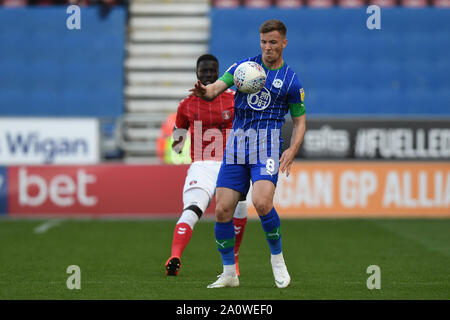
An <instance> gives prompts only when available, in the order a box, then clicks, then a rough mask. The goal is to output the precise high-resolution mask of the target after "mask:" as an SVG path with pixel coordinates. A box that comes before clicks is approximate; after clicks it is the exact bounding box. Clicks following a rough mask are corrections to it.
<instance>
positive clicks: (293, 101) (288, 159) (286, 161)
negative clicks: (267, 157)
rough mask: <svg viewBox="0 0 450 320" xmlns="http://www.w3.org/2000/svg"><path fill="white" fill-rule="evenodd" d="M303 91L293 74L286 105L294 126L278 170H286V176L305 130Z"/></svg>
mask: <svg viewBox="0 0 450 320" xmlns="http://www.w3.org/2000/svg"><path fill="white" fill-rule="evenodd" d="M304 98H305V91H304V90H303V87H302V85H301V83H300V81H299V80H298V78H297V77H296V76H295V78H294V85H293V86H291V88H290V91H289V92H288V105H289V111H290V113H291V117H292V121H293V123H294V126H293V128H292V136H291V144H290V146H289V148H288V149H286V150H285V151H284V152H283V154H282V155H281V158H280V170H281V172H282V173H283V172H285V171H286V176H287V177H288V176H289V171H290V169H291V166H292V163H293V162H294V158H295V155H296V154H297V152H298V149H300V146H301V145H302V142H303V137H304V136H305V131H306V111H305V104H304Z"/></svg>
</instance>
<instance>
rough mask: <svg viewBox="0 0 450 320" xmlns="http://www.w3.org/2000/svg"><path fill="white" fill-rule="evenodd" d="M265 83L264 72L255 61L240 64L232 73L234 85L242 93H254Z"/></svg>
mask: <svg viewBox="0 0 450 320" xmlns="http://www.w3.org/2000/svg"><path fill="white" fill-rule="evenodd" d="M265 83H266V72H265V71H264V69H263V67H261V65H260V64H258V63H256V62H255V61H246V62H243V63H241V64H240V65H239V66H238V67H237V68H236V70H235V71H234V85H235V86H236V89H238V90H239V91H240V92H242V93H256V92H258V91H259V90H261V89H262V88H263V87H264V84H265Z"/></svg>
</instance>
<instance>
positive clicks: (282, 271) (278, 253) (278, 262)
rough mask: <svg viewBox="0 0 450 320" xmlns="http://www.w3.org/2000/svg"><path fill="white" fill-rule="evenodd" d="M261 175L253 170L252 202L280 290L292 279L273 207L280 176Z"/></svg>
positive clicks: (279, 226) (276, 214)
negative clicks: (267, 246) (267, 245)
mask: <svg viewBox="0 0 450 320" xmlns="http://www.w3.org/2000/svg"><path fill="white" fill-rule="evenodd" d="M260 173H261V171H260V170H252V179H253V190H252V201H253V205H254V206H255V209H256V212H257V213H258V216H259V218H260V220H261V225H262V228H263V230H264V232H265V234H266V239H267V242H268V244H269V248H270V252H271V258H270V261H271V264H272V271H273V274H274V277H275V284H276V286H277V287H279V288H285V287H287V286H288V285H289V283H290V281H291V278H290V276H289V273H288V271H287V268H286V264H285V262H284V258H283V252H282V246H281V223H280V217H279V216H278V213H277V211H276V210H275V208H274V206H273V197H274V194H275V186H276V183H277V179H278V175H260Z"/></svg>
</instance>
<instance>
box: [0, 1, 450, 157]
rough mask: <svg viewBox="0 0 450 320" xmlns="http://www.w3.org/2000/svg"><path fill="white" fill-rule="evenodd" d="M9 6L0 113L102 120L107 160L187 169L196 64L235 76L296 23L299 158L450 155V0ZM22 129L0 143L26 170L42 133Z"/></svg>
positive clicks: (0, 15)
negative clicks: (181, 110)
mask: <svg viewBox="0 0 450 320" xmlns="http://www.w3.org/2000/svg"><path fill="white" fill-rule="evenodd" d="M0 3H3V4H4V6H2V7H1V8H0V47H1V50H0V70H2V72H1V73H0V117H19V118H22V117H23V118H25V117H34V119H38V118H41V117H60V118H66V119H68V121H70V119H72V118H80V117H81V118H95V119H96V120H97V121H98V122H99V123H100V130H99V131H100V133H101V134H100V143H99V145H100V148H99V150H98V152H97V154H98V155H99V157H98V161H99V162H104V161H121V162H125V163H136V162H137V163H142V162H144V163H174V161H173V159H172V157H173V154H172V152H171V148H170V145H171V143H170V139H171V131H172V128H173V114H174V113H175V112H176V110H177V107H178V104H179V102H180V101H181V100H182V99H184V98H185V97H186V96H187V95H188V94H189V92H188V90H189V88H191V87H192V85H193V83H195V81H196V74H195V66H196V60H197V58H198V57H199V56H200V55H202V54H204V53H207V52H209V53H212V54H214V55H216V56H217V57H218V59H219V61H220V74H222V73H223V72H224V71H225V70H226V69H227V68H228V66H230V65H231V64H233V63H234V62H235V61H236V60H237V59H242V58H244V57H251V56H254V55H256V54H257V53H258V52H259V51H260V48H259V40H258V28H259V26H260V25H261V23H262V22H264V21H265V20H268V19H271V18H278V19H280V20H282V21H284V22H285V24H286V25H287V27H288V39H289V44H288V47H287V48H286V50H285V59H286V61H287V62H288V64H289V66H291V67H292V68H293V69H294V70H296V72H297V74H298V75H299V78H300V79H301V82H302V85H303V87H304V88H305V103H306V107H307V113H308V123H309V124H308V129H309V130H308V131H307V134H306V136H305V143H304V145H303V147H302V149H301V150H300V152H299V154H298V157H299V158H306V159H325V160H332V159H335V160H336V159H366V160H367V159H369V160H370V159H386V160H402V159H403V160H405V159H407V160H414V159H416V160H417V159H421V160H425V159H437V160H439V159H440V160H442V159H447V160H448V159H449V158H450V156H449V155H450V142H448V141H450V140H449V139H448V138H446V134H447V133H448V132H450V131H448V129H445V130H441V129H443V128H448V121H447V124H446V125H443V124H442V121H445V120H446V119H449V117H450V76H449V75H450V59H449V57H450V36H449V35H450V10H449V9H448V8H445V6H448V5H449V4H450V0H431V1H423V0H399V1H391V0H369V1H362V0H336V1H333V0H303V1H298V0H253V1H250V0H246V1H234V0H214V1H209V0H152V1H149V0H114V1H113V0H89V1H78V0H66V1H62V0H61V1H59V0H58V1H53V2H52V1H50V0H30V1H25V0H0ZM74 3H76V4H81V5H84V4H90V5H86V6H82V8H81V10H80V19H79V21H78V22H79V26H78V27H76V21H75V20H74V19H75V16H76V14H75V13H69V12H67V6H68V5H69V4H74ZM19 4H21V5H22V6H19ZM25 4H33V5H25ZM98 4H100V5H98ZM368 4H378V5H381V6H383V7H386V8H383V9H382V10H381V24H380V28H381V29H379V30H376V29H375V30H371V29H370V28H368V26H367V23H366V22H367V21H368V19H369V17H370V15H371V14H370V13H367V12H366V7H365V6H367V5H368ZM13 5H16V7H13ZM336 5H339V6H336ZM5 6H8V7H5ZM289 6H291V8H292V7H295V6H297V7H298V8H297V9H296V10H290V9H289V10H287V9H286V8H287V7H289ZM352 6H353V7H357V6H360V8H359V9H358V8H349V7H352ZM420 6H422V7H420ZM411 7H414V8H411ZM104 8H106V9H107V10H104ZM369 20H370V19H369ZM237 39H238V40H239V41H235V40H237ZM361 119H366V120H374V121H373V122H370V121H367V122H362V120H361ZM380 119H381V120H380ZM439 121H441V122H439ZM24 125H25V124H24ZM289 125H291V122H290V117H289V116H287V117H286V128H287V131H289V128H290V127H289ZM424 130H425V131H424ZM436 130H437V131H436ZM446 130H447V131H446ZM8 134H10V133H8ZM21 134H22V133H20V135H19V133H18V134H17V135H16V136H14V135H7V134H6V133H5V135H4V136H3V138H2V137H1V136H0V139H4V142H3V144H5V145H6V146H8V148H9V149H8V148H4V147H3V148H2V147H1V144H2V142H1V141H0V156H2V157H3V156H5V153H4V151H5V150H9V151H10V153H11V154H10V156H11V158H10V159H11V160H8V161H9V162H8V161H7V160H4V161H3V163H17V161H16V160H14V159H18V154H19V153H20V152H18V151H20V150H22V149H19V147H18V146H16V145H19V144H21V143H22V145H21V147H23V152H24V153H25V151H27V152H28V151H29V150H32V149H30V148H29V147H28V145H25V144H24V141H25V142H30V143H31V142H33V141H35V140H33V139H35V136H34V135H33V132H30V136H29V137H28V138H26V137H23V136H22V135H21ZM449 134H450V133H449ZM11 137H16V138H15V139H16V140H14V139H11ZM8 139H9V140H8ZM26 139H29V140H26ZM36 139H37V138H36ZM46 141H47V140H45V139H43V138H42V141H40V140H39V141H38V145H39V146H41V143H42V146H44V145H45V142H46ZM286 141H289V138H288V137H286ZM13 142H15V143H16V144H13ZM408 148H409V149H408ZM426 148H429V150H430V151H429V152H428V151H426V150H425V149H426ZM43 149H45V148H44V147H42V148H37V149H36V150H37V151H36V154H40V153H39V152H38V151H40V150H43ZM406 149H408V151H405V150H406ZM2 150H3V154H2V153H1V151H2ZM398 150H401V151H398ZM424 150H425V151H424ZM436 150H438V151H436ZM27 157H30V155H29V154H28V155H27ZM67 157H68V156H67ZM185 158H189V157H188V156H186V157H185ZM57 160H58V159H57V157H56V158H55V159H54V162H55V163H58V161H57ZM179 160H180V159H179ZM52 161H53V160H52ZM180 161H182V162H184V160H183V159H181V160H180Z"/></svg>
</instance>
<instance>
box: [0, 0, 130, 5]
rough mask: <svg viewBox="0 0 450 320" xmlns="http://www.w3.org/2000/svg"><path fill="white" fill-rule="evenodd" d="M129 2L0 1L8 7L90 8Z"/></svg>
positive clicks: (115, 0)
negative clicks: (89, 6)
mask: <svg viewBox="0 0 450 320" xmlns="http://www.w3.org/2000/svg"><path fill="white" fill-rule="evenodd" d="M126 1H127V0H0V5H3V6H6V7H21V6H27V5H30V6H55V5H73V4H75V5H80V6H88V5H95V4H105V5H123V4H125V2H126Z"/></svg>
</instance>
